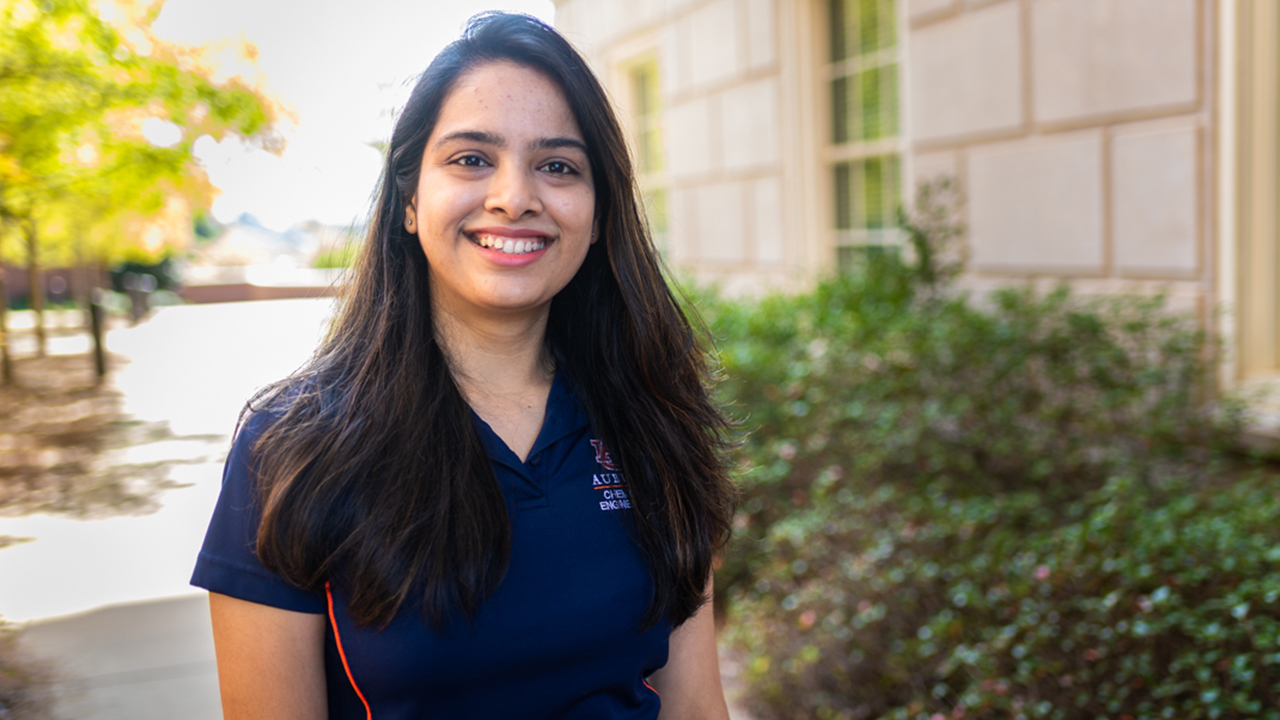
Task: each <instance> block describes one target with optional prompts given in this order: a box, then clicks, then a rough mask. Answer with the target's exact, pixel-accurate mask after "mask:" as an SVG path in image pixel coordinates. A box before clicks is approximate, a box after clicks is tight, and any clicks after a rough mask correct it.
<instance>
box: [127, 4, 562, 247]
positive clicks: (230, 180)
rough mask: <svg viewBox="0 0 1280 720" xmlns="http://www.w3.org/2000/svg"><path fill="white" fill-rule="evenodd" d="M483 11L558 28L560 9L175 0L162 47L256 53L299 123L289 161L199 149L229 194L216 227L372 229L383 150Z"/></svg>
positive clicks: (271, 87)
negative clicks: (400, 117) (423, 82)
mask: <svg viewBox="0 0 1280 720" xmlns="http://www.w3.org/2000/svg"><path fill="white" fill-rule="evenodd" d="M484 10H507V11H513V12H523V13H527V14H529V15H533V16H535V17H538V18H541V19H542V20H544V21H545V22H548V23H550V22H552V20H553V19H554V16H555V7H554V6H553V5H552V3H551V0H360V2H351V0H219V1H218V2H210V0H168V2H166V3H165V5H164V9H163V10H162V11H161V13H160V16H159V18H157V20H156V22H155V24H154V25H153V30H154V31H155V33H156V34H157V35H159V36H160V37H162V38H165V39H168V40H171V41H174V42H180V43H185V44H202V43H206V42H211V41H216V40H217V39H219V38H233V39H236V38H243V39H245V40H248V41H249V42H251V43H253V44H254V45H255V46H256V47H257V49H258V53H259V54H258V59H257V71H258V72H259V73H260V74H261V76H262V78H263V80H264V81H265V84H266V89H267V91H268V92H269V93H271V95H272V96H273V97H274V98H276V99H277V100H278V101H279V102H281V103H282V104H283V105H284V106H285V107H286V108H288V110H289V115H290V116H291V117H287V118H282V121H281V122H280V123H279V130H280V135H281V136H282V137H283V139H284V141H285V149H284V152H283V153H282V154H280V155H279V156H277V155H273V154H271V153H268V152H266V151H265V150H263V149H261V148H258V147H254V146H252V145H246V144H245V143H244V142H242V141H240V140H238V139H235V138H231V139H227V140H224V141H223V142H221V143H218V142H215V141H213V140H212V138H208V137H206V138H202V139H201V140H199V141H198V142H197V143H196V147H195V152H196V156H197V157H198V158H199V159H200V160H201V161H202V162H203V163H204V166H205V169H206V170H207V171H208V174H209V178H210V180H211V181H212V182H213V184H214V185H215V186H217V187H218V189H219V191H220V193H219V195H218V197H217V199H216V200H215V201H214V203H213V215H214V217H215V218H216V219H217V220H218V221H220V222H231V221H233V220H235V219H236V218H238V217H239V216H240V215H241V214H242V213H249V214H251V215H253V216H254V217H255V218H257V219H258V221H259V222H260V223H262V224H263V225H264V226H266V227H268V228H271V229H273V230H285V229H287V228H289V227H290V226H292V225H295V224H297V223H300V222H304V221H307V220H318V221H320V222H322V223H326V224H331V225H348V224H351V223H353V222H354V223H358V222H361V221H362V220H363V219H364V216H365V215H366V213H367V211H368V206H369V199H370V196H371V194H372V192H373V190H374V186H375V184H376V183H377V179H378V174H379V171H380V170H381V163H382V161H381V155H380V153H379V151H378V150H376V149H374V147H372V143H376V142H379V141H385V140H386V139H388V138H389V137H390V135H391V124H392V119H393V116H394V112H395V111H396V110H397V109H398V108H399V107H400V106H401V105H402V104H403V103H404V101H405V100H406V99H407V98H408V94H409V90H410V89H411V87H412V85H411V83H412V81H413V80H414V79H415V78H416V77H417V75H418V74H419V73H421V72H422V70H423V69H425V68H426V66H427V64H428V63H430V62H431V59H432V58H433V57H434V56H435V54H436V53H437V52H439V51H440V49H442V48H443V47H444V46H445V45H446V44H448V43H449V42H450V41H452V40H454V39H455V38H457V36H458V35H459V33H460V32H461V29H462V27H463V26H464V25H465V23H466V20H467V18H469V17H471V16H472V15H474V14H475V13H478V12H481V11H484Z"/></svg>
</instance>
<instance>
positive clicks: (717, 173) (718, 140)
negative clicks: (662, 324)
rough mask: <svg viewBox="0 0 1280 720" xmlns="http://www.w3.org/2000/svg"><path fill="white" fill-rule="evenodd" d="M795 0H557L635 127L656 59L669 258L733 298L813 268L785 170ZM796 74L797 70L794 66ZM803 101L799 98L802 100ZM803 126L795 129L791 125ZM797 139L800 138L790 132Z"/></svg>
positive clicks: (564, 23)
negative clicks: (786, 57) (789, 232)
mask: <svg viewBox="0 0 1280 720" xmlns="http://www.w3.org/2000/svg"><path fill="white" fill-rule="evenodd" d="M792 4H793V3H792V2H790V1H789V0H557V3H556V19H555V24H556V27H557V29H558V30H560V32H562V33H563V34H564V35H565V36H566V37H567V38H568V39H569V40H570V41H571V42H573V43H574V44H575V46H576V47H577V48H578V49H579V50H580V51H581V52H583V53H584V54H585V55H586V56H587V57H588V58H589V61H590V62H591V63H592V65H593V67H594V69H595V70H596V73H597V75H598V76H599V77H600V78H601V79H602V80H603V81H604V83H605V85H606V86H607V87H608V89H609V91H610V93H611V94H612V96H613V99H614V101H615V103H616V104H617V105H618V106H619V109H620V111H621V113H620V114H621V115H622V116H623V118H624V121H627V120H628V118H627V116H628V112H627V110H628V103H629V102H630V99H629V93H630V88H629V87H628V77H627V74H626V69H627V67H628V65H629V64H630V63H633V62H635V61H636V60H637V59H638V58H646V57H648V58H655V59H656V61H657V68H658V72H659V75H660V88H661V103H662V108H663V121H662V122H663V129H662V132H663V150H664V159H665V168H664V171H663V175H664V179H665V182H664V184H665V192H666V208H667V211H666V212H667V237H666V254H667V259H668V261H669V262H671V263H672V264H673V265H676V266H678V267H679V268H680V269H682V270H685V271H692V272H694V273H695V274H696V275H698V276H699V277H701V278H702V279H704V280H711V281H717V282H720V283H721V284H722V285H724V286H726V287H727V288H728V289H729V290H731V291H732V290H745V289H749V288H752V287H758V286H760V285H762V284H763V285H767V286H776V285H785V284H787V283H788V282H789V281H793V280H795V279H797V278H799V277H800V276H801V275H802V273H803V271H804V268H805V267H806V266H807V265H808V264H811V262H812V260H811V258H810V257H809V254H811V253H809V250H808V248H807V246H806V243H804V242H797V241H795V239H794V235H793V237H792V238H791V239H790V241H789V240H788V239H787V238H785V237H784V236H785V233H786V231H785V229H784V228H786V227H787V226H789V225H794V224H795V223H796V220H795V216H796V215H797V213H798V209H797V208H796V207H794V203H791V202H789V200H788V197H787V195H788V193H786V192H785V184H786V183H787V180H788V179H789V177H791V176H792V175H794V174H795V173H796V172H798V169H797V168H794V167H788V163H787V162H785V161H784V146H785V145H786V142H785V137H786V136H787V133H788V128H787V127H786V125H787V123H788V119H787V117H786V115H787V113H786V111H785V109H784V103H785V102H786V101H787V100H788V99H789V98H787V97H784V96H786V95H788V94H790V95H794V91H793V90H789V89H788V86H789V85H794V80H792V79H789V78H788V77H785V75H786V74H787V73H786V72H784V63H782V62H781V61H780V57H779V56H780V52H781V49H780V47H779V45H780V40H781V34H780V30H779V28H780V26H781V25H783V24H785V22H786V20H785V19H784V18H783V17H782V15H783V14H784V13H786V12H791V11H792V10H791V8H789V7H788V8H783V7H780V5H787V6H790V5H792ZM792 65H794V63H793V64H792ZM792 102H793V103H794V100H792ZM792 125H793V126H794V123H792ZM790 132H791V133H792V134H794V133H795V130H794V129H791V130H790Z"/></svg>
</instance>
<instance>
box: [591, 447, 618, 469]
mask: <svg viewBox="0 0 1280 720" xmlns="http://www.w3.org/2000/svg"><path fill="white" fill-rule="evenodd" d="M591 447H593V448H595V449H596V462H598V463H600V467H602V468H604V469H605V470H608V471H609V472H618V466H617V465H614V464H613V458H611V457H609V451H608V450H607V449H606V448H605V446H604V441H603V440H592V441H591Z"/></svg>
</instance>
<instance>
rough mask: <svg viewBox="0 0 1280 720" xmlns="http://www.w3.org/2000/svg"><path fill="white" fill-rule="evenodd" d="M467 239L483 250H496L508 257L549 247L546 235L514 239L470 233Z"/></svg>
mask: <svg viewBox="0 0 1280 720" xmlns="http://www.w3.org/2000/svg"><path fill="white" fill-rule="evenodd" d="M467 239H468V240H470V241H471V242H473V243H475V244H476V245H479V246H480V247H482V248H488V249H490V250H495V251H497V252H500V253H503V254H506V255H527V254H528V253H532V252H537V251H539V250H541V249H543V248H545V247H546V246H547V238H546V236H544V235H540V236H537V237H524V238H512V237H504V236H502V235H493V234H490V233H468V234H467Z"/></svg>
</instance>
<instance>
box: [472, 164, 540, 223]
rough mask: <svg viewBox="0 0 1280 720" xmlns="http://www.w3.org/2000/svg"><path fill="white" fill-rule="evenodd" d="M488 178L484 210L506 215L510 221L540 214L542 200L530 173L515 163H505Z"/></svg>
mask: <svg viewBox="0 0 1280 720" xmlns="http://www.w3.org/2000/svg"><path fill="white" fill-rule="evenodd" d="M490 177H491V180H490V182H489V189H488V194H487V195H486V197H485V202H484V208H485V210H488V211H489V212H492V213H499V214H502V215H506V216H507V217H509V218H511V219H512V220H519V219H520V218H522V217H524V216H525V215H537V214H538V213H540V212H542V200H541V199H540V198H539V197H538V186H537V182H536V180H535V178H534V177H533V173H532V172H531V171H527V170H525V169H523V168H521V167H520V166H519V165H517V164H516V163H506V164H505V165H504V166H499V167H498V168H497V171H496V172H494V173H493V175H491V176H490Z"/></svg>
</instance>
